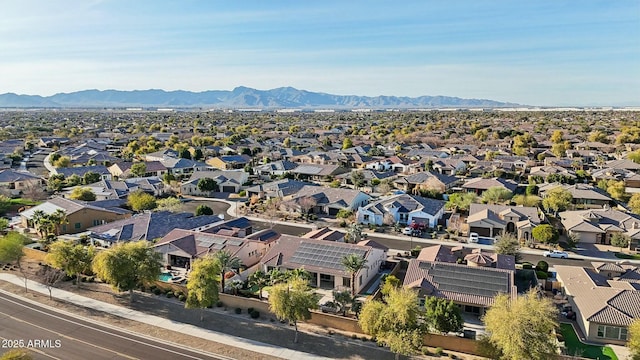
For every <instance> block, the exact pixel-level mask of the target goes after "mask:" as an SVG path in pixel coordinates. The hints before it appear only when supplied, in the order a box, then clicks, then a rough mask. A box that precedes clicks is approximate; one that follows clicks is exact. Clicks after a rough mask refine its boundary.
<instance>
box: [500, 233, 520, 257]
mask: <svg viewBox="0 0 640 360" xmlns="http://www.w3.org/2000/svg"><path fill="white" fill-rule="evenodd" d="M493 246H494V249H495V252H496V253H497V254H502V255H511V256H513V257H514V258H515V260H516V261H520V258H521V255H520V242H519V241H518V239H516V237H515V236H514V235H513V234H511V233H502V234H500V237H499V238H498V239H496V241H495V243H494V244H493Z"/></svg>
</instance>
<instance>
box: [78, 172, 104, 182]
mask: <svg viewBox="0 0 640 360" xmlns="http://www.w3.org/2000/svg"><path fill="white" fill-rule="evenodd" d="M100 179H102V176H100V174H98V173H97V172H94V171H87V172H86V173H84V175H83V176H82V183H83V184H85V185H89V184H93V183H96V182H98V181H100Z"/></svg>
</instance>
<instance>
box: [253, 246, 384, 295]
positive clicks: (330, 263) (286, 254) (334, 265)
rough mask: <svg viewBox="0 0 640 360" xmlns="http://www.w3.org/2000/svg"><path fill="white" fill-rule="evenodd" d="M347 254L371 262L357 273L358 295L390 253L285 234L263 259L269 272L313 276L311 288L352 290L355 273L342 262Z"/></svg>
mask: <svg viewBox="0 0 640 360" xmlns="http://www.w3.org/2000/svg"><path fill="white" fill-rule="evenodd" d="M347 255H356V256H359V257H361V258H363V259H365V260H366V261H367V267H366V268H363V269H361V270H360V271H358V272H357V273H356V274H355V283H354V288H355V290H356V293H360V292H361V291H362V290H363V288H364V286H365V285H366V284H367V283H369V281H371V280H372V279H373V278H374V277H375V276H376V275H377V274H378V270H379V269H380V265H382V264H383V263H384V262H385V260H386V258H387V254H386V252H385V251H384V250H383V249H380V248H378V247H373V246H364V245H358V244H349V243H342V242H336V241H323V240H315V239H305V238H302V237H298V236H293V235H282V236H281V237H280V238H279V239H278V240H276V241H275V243H274V244H273V245H272V246H271V248H270V249H269V251H267V253H266V254H265V256H264V257H263V258H262V260H260V265H261V267H262V270H263V271H265V272H268V271H270V270H272V269H279V270H282V271H286V270H295V269H304V270H306V271H308V272H309V273H310V274H311V285H312V286H315V287H318V288H323V289H335V288H343V287H347V288H349V287H351V274H350V273H349V271H348V270H347V269H346V268H345V267H344V265H342V259H343V258H344V257H345V256H347Z"/></svg>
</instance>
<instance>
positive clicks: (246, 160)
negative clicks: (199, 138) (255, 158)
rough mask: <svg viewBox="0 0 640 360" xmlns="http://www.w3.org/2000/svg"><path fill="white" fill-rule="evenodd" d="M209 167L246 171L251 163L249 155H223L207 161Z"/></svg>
mask: <svg viewBox="0 0 640 360" xmlns="http://www.w3.org/2000/svg"><path fill="white" fill-rule="evenodd" d="M206 163H207V165H209V166H211V167H214V168H216V169H221V170H233V169H244V167H245V166H247V165H249V164H250V163H251V157H250V156H248V155H222V156H216V157H213V158H211V159H207V161H206Z"/></svg>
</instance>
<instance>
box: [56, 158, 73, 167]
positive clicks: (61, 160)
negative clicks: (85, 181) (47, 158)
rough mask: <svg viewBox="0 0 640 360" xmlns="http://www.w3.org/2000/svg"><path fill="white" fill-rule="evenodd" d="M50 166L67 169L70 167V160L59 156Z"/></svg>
mask: <svg viewBox="0 0 640 360" xmlns="http://www.w3.org/2000/svg"><path fill="white" fill-rule="evenodd" d="M52 165H53V166H54V167H56V168H68V167H69V166H71V158H70V157H68V156H61V157H60V158H58V159H57V160H56V161H54V162H53V163H52Z"/></svg>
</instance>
